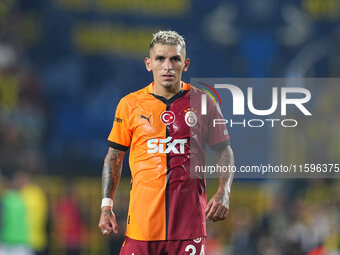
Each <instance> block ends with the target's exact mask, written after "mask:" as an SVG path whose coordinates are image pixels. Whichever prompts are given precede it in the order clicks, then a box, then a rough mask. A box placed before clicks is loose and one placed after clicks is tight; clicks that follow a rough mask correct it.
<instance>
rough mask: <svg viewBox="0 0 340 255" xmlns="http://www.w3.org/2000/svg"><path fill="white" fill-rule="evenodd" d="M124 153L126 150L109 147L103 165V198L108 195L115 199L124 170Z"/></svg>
mask: <svg viewBox="0 0 340 255" xmlns="http://www.w3.org/2000/svg"><path fill="white" fill-rule="evenodd" d="M124 154H125V152H124V151H120V150H116V149H113V148H111V147H110V148H109V151H108V153H107V155H106V157H105V160H104V166H103V175H102V188H103V198H104V197H107V198H111V199H113V196H114V193H115V191H116V188H117V186H118V183H119V180H120V174H121V172H122V165H123V158H124Z"/></svg>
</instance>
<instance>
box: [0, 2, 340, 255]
mask: <svg viewBox="0 0 340 255" xmlns="http://www.w3.org/2000/svg"><path fill="white" fill-rule="evenodd" d="M160 29H162V30H164V29H172V30H176V31H178V32H179V33H180V34H182V35H184V37H185V39H186V41H187V55H188V57H190V59H191V66H190V69H189V72H188V73H186V74H185V75H184V77H183V80H185V81H189V80H190V78H191V77H240V78H242V77H243V78H245V77H338V76H339V75H340V2H339V1H338V0H277V1H272V0H256V1H252V0H243V1H231V0H225V1H223V0H210V1H208V2H207V1H203V0H200V1H198V0H197V1H193V0H164V1H157V0H148V1H137V0H125V1H123V0H111V1H109V0H51V1H43V0H34V1H25V0H1V1H0V167H1V179H0V194H1V201H2V202H1V203H2V207H1V219H2V222H1V221H0V222H1V225H0V233H1V235H0V240H1V243H2V244H7V245H8V244H12V245H14V244H15V245H20V244H28V245H30V246H31V247H32V249H35V250H37V251H45V252H44V253H41V254H49V255H63V254H83V255H95V254H118V250H119V247H120V245H121V243H122V238H123V235H124V225H125V215H126V211H127V205H128V195H129V194H128V191H129V185H130V184H129V170H128V164H127V161H126V160H125V163H124V169H123V178H122V181H121V184H120V186H119V191H118V194H117V196H116V201H115V204H116V208H117V209H116V214H117V216H118V220H119V224H120V234H119V235H117V236H112V237H110V238H105V237H102V235H101V234H100V232H99V229H98V227H97V224H98V219H99V212H100V209H99V207H100V200H101V178H100V176H101V169H102V162H103V158H104V156H105V153H106V150H107V146H106V138H107V136H108V134H109V131H110V128H111V125H112V121H113V115H114V110H115V106H116V105H117V103H118V100H119V99H120V98H121V97H122V96H124V95H126V94H127V93H129V92H131V91H134V90H137V89H139V88H142V87H143V86H145V85H146V84H148V83H149V82H150V81H151V79H152V76H151V74H149V73H147V72H146V71H145V67H144V63H143V59H144V57H145V56H146V55H147V54H148V44H149V42H150V40H151V33H154V32H156V31H158V30H160ZM259 89H263V90H265V88H259ZM318 91H319V93H320V95H315V97H317V98H318V100H317V101H316V103H315V105H314V107H315V109H316V110H315V111H318V112H319V113H320V116H322V119H315V120H314V125H311V126H308V127H307V128H304V129H296V130H294V131H289V132H286V131H285V132H283V131H282V130H281V131H280V130H277V131H276V132H275V133H269V132H268V133H266V132H265V131H263V132H262V133H261V134H260V135H258V134H254V133H251V132H250V133H247V134H246V135H245V134H244V133H242V132H244V131H242V130H236V129H235V130H230V133H231V137H232V143H233V148H234V152H235V158H236V162H238V163H239V162H244V163H249V162H259V161H261V162H263V163H266V162H268V161H270V160H271V159H270V157H271V156H270V155H275V158H276V159H277V160H278V161H280V162H292V161H293V162H294V161H301V162H306V163H313V162H318V161H323V162H329V163H338V162H339V159H340V135H339V128H340V125H339V123H340V113H339V110H340V108H339V99H338V98H339V95H340V93H339V92H340V91H339V88H335V89H328V90H323V89H319V90H318ZM259 93H261V91H260V92H259ZM263 93H265V92H264V91H263ZM320 122H322V123H324V124H322V125H320ZM256 144H262V147H261V150H258V149H257V147H256ZM292 145H293V146H292ZM14 172H15V173H17V174H13V173H14ZM209 182H210V183H209V185H208V193H209V195H210V196H211V194H212V193H213V191H214V190H215V189H216V185H217V184H216V182H214V181H213V180H210V181H209ZM339 202H340V186H339V180H337V179H277V180H261V179H256V180H236V181H235V183H234V185H233V188H232V196H231V211H230V214H229V216H228V219H227V220H226V221H224V222H221V223H218V224H209V225H208V233H209V237H208V238H209V240H208V253H207V254H209V255H212V254H237V255H243V254H244V255H253V254H254V255H257V254H263V255H285V254H287V255H288V254H289V255H295V254H332V255H336V254H340V236H339V234H340V222H339V220H340V219H339V217H340V216H339V215H340V203H339ZM22 209H25V210H22ZM11 210H12V211H11ZM18 210H20V213H18ZM13 218H14V219H13ZM18 218H20V219H21V220H20V221H16V220H15V219H18ZM13 226H16V227H15V228H16V229H15V231H12V230H13V229H12V230H11V228H13ZM41 229H46V231H45V232H44V231H42V230H41ZM32 231H34V232H32ZM18 255H20V254H18Z"/></svg>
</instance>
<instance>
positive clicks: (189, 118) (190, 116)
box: [184, 108, 197, 127]
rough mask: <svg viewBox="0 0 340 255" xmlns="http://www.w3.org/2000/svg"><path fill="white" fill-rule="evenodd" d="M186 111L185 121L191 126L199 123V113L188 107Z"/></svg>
mask: <svg viewBox="0 0 340 255" xmlns="http://www.w3.org/2000/svg"><path fill="white" fill-rule="evenodd" d="M184 112H185V116H184V120H185V123H186V124H187V125H188V126H189V127H194V126H195V125H196V123H197V115H196V113H195V111H194V110H192V109H190V108H188V109H187V110H185V111H184Z"/></svg>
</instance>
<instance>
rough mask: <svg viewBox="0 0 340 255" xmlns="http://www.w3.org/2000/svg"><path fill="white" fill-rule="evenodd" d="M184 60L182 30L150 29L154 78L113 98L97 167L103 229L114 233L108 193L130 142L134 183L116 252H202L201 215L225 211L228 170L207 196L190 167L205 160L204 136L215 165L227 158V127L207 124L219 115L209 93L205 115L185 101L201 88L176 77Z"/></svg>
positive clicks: (149, 64) (221, 215) (218, 216)
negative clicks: (100, 167)
mask: <svg viewBox="0 0 340 255" xmlns="http://www.w3.org/2000/svg"><path fill="white" fill-rule="evenodd" d="M189 63H190V60H189V59H188V58H186V48H185V42H184V40H183V38H182V36H180V35H178V34H177V33H176V32H174V31H160V32H158V33H156V34H155V35H154V37H153V39H152V41H151V44H150V57H147V58H145V66H146V69H147V70H148V71H149V72H152V73H153V78H154V81H153V82H152V83H151V84H149V85H148V86H147V87H145V88H143V89H141V90H138V91H136V92H134V93H131V94H129V95H127V96H125V97H124V98H122V99H121V100H120V102H119V104H118V106H117V109H116V115H115V119H114V124H113V127H112V130H111V133H110V135H109V138H108V145H109V150H108V153H107V155H106V157H105V161H104V167H103V176H102V179H103V180H102V181H103V200H102V208H101V210H102V211H101V216H100V222H99V228H100V229H101V231H102V233H103V234H106V235H108V234H111V233H112V232H114V233H118V226H117V221H116V217H115V214H114V212H113V199H114V194H115V190H116V187H117V185H118V182H119V179H120V175H121V170H122V161H123V157H124V153H125V151H126V150H127V149H128V148H130V157H129V164H130V169H131V176H132V180H131V182H132V187H131V191H130V203H129V212H128V216H127V229H126V233H125V241H124V243H123V246H122V249H121V251H120V254H122V255H125V254H128V255H131V254H134V255H139V254H141V255H149V254H151V255H162V254H169V255H179V254H191V255H193V254H197V255H198V254H200V255H202V254H205V247H206V244H205V242H206V239H205V236H206V225H205V223H206V222H205V219H206V218H207V219H209V220H211V221H219V220H223V219H225V218H226V215H227V212H228V209H229V193H230V187H231V183H232V179H233V175H232V174H231V173H227V174H225V175H223V176H221V177H220V184H219V188H218V191H217V192H216V194H215V195H214V196H213V197H212V198H211V199H210V201H209V203H208V204H206V193H205V179H204V178H203V177H200V176H196V177H195V176H191V175H190V172H191V171H190V164H193V162H194V163H195V164H196V163H197V164H204V159H203V157H202V155H203V153H204V145H205V144H208V145H209V146H210V147H211V148H213V149H214V150H216V154H217V163H218V164H219V165H222V166H224V165H233V164H234V159H233V152H232V150H231V148H230V145H229V135H228V132H227V130H226V127H225V126H224V125H218V127H212V119H214V118H219V119H221V118H222V116H221V114H220V111H219V110H218V109H217V107H216V106H215V104H214V103H213V101H212V100H207V112H208V114H206V115H201V114H200V113H199V109H200V108H199V105H197V102H198V101H199V100H195V103H196V104H195V103H192V104H190V101H192V98H197V99H200V96H201V95H202V93H203V92H202V91H201V90H198V89H196V88H194V87H192V86H191V85H190V84H188V83H184V82H182V81H181V76H182V72H185V71H187V69H188V67H189ZM195 96H196V97H195ZM190 99H191V100H190Z"/></svg>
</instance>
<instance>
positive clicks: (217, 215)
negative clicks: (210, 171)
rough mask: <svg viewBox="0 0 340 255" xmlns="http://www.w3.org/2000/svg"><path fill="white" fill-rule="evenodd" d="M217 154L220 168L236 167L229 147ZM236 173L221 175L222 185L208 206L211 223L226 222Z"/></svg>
mask: <svg viewBox="0 0 340 255" xmlns="http://www.w3.org/2000/svg"><path fill="white" fill-rule="evenodd" d="M216 154H217V164H218V165H220V166H234V164H235V163H234V154H233V150H232V149H231V147H230V146H229V145H227V146H226V147H225V148H224V149H223V150H222V151H219V152H217V153H216ZM233 178H234V173H233V172H231V171H230V172H225V173H221V176H220V184H219V187H218V190H217V192H216V194H215V195H214V196H213V197H212V198H211V199H210V201H209V203H208V204H207V208H206V213H207V219H208V220H211V221H214V222H215V221H219V220H224V219H225V218H226V217H227V214H228V211H229V194H230V188H231V184H232V182H233Z"/></svg>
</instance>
